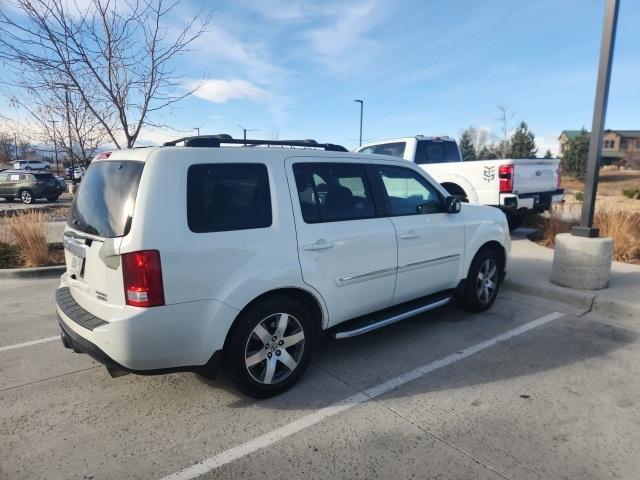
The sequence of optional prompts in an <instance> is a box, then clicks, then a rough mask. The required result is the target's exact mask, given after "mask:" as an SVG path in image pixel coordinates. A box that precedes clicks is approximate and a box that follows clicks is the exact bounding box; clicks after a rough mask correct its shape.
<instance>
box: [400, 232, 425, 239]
mask: <svg viewBox="0 0 640 480" xmlns="http://www.w3.org/2000/svg"><path fill="white" fill-rule="evenodd" d="M419 236H420V234H419V233H416V232H409V233H403V234H401V235H398V237H400V238H401V239H402V240H411V239H412V238H418V237H419Z"/></svg>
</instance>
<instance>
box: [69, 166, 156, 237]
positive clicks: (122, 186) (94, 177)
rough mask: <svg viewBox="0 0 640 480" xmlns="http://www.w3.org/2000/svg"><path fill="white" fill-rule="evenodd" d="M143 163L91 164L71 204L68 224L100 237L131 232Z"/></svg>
mask: <svg viewBox="0 0 640 480" xmlns="http://www.w3.org/2000/svg"><path fill="white" fill-rule="evenodd" d="M143 168H144V163H143V162H133V161H100V162H95V163H92V164H91V166H90V167H89V169H88V170H87V173H86V175H85V176H84V178H83V179H82V183H80V188H79V189H78V193H77V194H76V196H75V198H74V199H73V203H72V205H71V214H70V216H69V225H70V226H71V227H73V228H75V229H77V230H80V231H83V232H86V233H91V234H93V235H98V236H100V237H107V238H113V237H121V236H123V235H126V234H127V233H128V231H129V226H130V222H131V216H132V215H133V207H134V205H135V201H136V195H137V193H138V184H139V183H140V175H142V169H143Z"/></svg>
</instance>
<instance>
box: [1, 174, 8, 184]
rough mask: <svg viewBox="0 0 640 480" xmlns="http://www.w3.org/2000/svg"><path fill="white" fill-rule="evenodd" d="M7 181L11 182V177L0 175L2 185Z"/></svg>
mask: <svg viewBox="0 0 640 480" xmlns="http://www.w3.org/2000/svg"><path fill="white" fill-rule="evenodd" d="M7 180H9V175H7V174H6V173H0V183H2V182H6V181H7Z"/></svg>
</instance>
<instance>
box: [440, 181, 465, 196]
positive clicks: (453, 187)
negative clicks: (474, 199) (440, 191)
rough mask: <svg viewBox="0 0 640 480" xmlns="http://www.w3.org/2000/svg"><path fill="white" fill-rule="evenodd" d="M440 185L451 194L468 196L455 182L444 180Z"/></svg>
mask: <svg viewBox="0 0 640 480" xmlns="http://www.w3.org/2000/svg"><path fill="white" fill-rule="evenodd" d="M442 186H443V187H444V189H445V190H446V191H447V192H449V193H450V194H451V195H460V196H463V197H466V198H469V196H468V195H467V192H465V191H464V188H462V187H461V186H460V185H458V184H457V183H451V182H444V183H443V184H442Z"/></svg>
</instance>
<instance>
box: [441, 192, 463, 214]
mask: <svg viewBox="0 0 640 480" xmlns="http://www.w3.org/2000/svg"><path fill="white" fill-rule="evenodd" d="M445 202H446V205H447V213H460V210H462V202H461V201H460V197H458V196H456V195H452V196H450V197H447V199H446V200H445Z"/></svg>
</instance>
